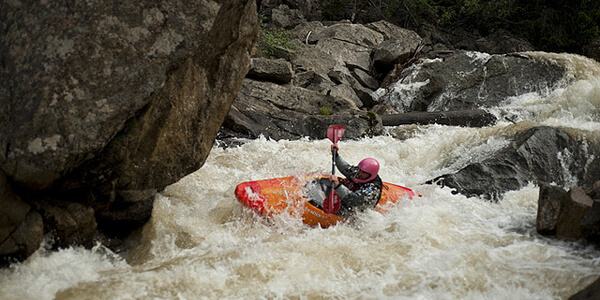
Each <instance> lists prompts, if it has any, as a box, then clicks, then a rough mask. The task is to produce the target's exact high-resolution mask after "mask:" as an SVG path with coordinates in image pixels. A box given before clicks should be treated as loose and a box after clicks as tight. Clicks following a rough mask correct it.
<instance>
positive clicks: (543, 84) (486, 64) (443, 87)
mask: <svg viewBox="0 0 600 300" xmlns="http://www.w3.org/2000/svg"><path fill="white" fill-rule="evenodd" d="M564 74H565V69H564V67H561V66H559V65H558V64H556V63H554V62H553V61H552V60H545V61H544V60H539V59H534V58H532V57H529V56H527V55H526V54H519V55H489V54H486V53H479V52H466V51H457V52H451V53H449V54H447V55H442V56H441V57H439V58H438V59H435V60H427V61H423V62H421V63H419V64H417V65H414V66H413V67H410V68H405V69H403V70H401V72H400V75H398V77H399V78H400V80H399V81H397V82H396V83H394V84H392V85H391V86H389V87H386V89H385V92H383V91H381V92H380V93H381V94H384V96H382V99H381V102H382V103H385V104H390V105H392V106H394V107H395V108H396V109H397V110H398V111H402V112H410V111H430V112H431V111H444V110H466V109H478V108H488V107H495V106H497V105H498V104H499V103H500V102H502V101H504V100H505V99H506V98H508V97H511V96H517V95H521V94H525V93H531V92H539V93H540V94H544V93H545V92H546V91H548V90H552V89H553V88H554V87H555V86H556V85H557V84H558V83H559V81H560V80H561V79H562V78H563V76H564Z"/></svg>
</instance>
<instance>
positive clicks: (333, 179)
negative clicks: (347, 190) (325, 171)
mask: <svg viewBox="0 0 600 300" xmlns="http://www.w3.org/2000/svg"><path fill="white" fill-rule="evenodd" d="M329 181H331V182H333V184H334V187H338V185H340V179H339V178H338V177H337V176H335V175H329Z"/></svg>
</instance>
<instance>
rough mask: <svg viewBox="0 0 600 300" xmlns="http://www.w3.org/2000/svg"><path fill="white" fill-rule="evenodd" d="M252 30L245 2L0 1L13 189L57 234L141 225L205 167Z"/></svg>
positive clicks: (5, 160) (252, 12)
mask: <svg viewBox="0 0 600 300" xmlns="http://www.w3.org/2000/svg"><path fill="white" fill-rule="evenodd" d="M257 33H258V26H257V18H256V6H255V1H247V0H242V1H233V0H231V1H229V0H226V1H219V2H214V1H209V0H205V1H197V2H193V3H188V2H172V1H160V0H156V1H150V2H148V1H146V2H141V3H140V2H138V1H119V2H114V1H92V2H90V1H87V2H86V1H83V2H77V3H73V2H72V1H64V0H62V1H33V2H31V1H30V2H22V1H21V2H19V1H4V2H2V3H1V4H0V34H1V38H0V59H1V65H2V66H3V67H2V68H0V81H2V85H0V97H1V99H0V101H1V102H2V103H3V105H1V106H0V148H1V149H2V151H1V154H0V170H2V171H3V172H4V173H5V175H6V178H7V182H8V183H9V185H10V189H11V191H12V192H13V193H14V195H17V196H19V197H20V199H22V200H23V201H24V202H25V203H29V204H31V206H32V207H34V208H35V209H36V210H39V211H40V212H41V216H42V217H43V218H45V219H44V226H45V227H46V228H47V229H45V232H50V231H53V228H52V226H54V225H56V226H57V228H59V230H55V232H57V234H60V232H63V233H65V234H64V236H63V237H61V239H62V240H67V241H71V240H72V241H75V240H84V241H87V240H88V236H89V234H88V232H89V231H90V230H91V231H94V229H95V226H98V229H99V230H100V231H110V232H111V233H112V234H115V235H120V236H122V235H125V234H127V233H128V232H130V231H131V230H133V229H134V228H136V227H139V226H140V225H142V224H144V223H145V222H146V221H147V220H148V219H149V217H150V213H151V211H152V202H153V199H154V194H155V193H156V191H159V190H161V189H163V188H164V187H165V186H167V185H169V184H172V183H174V182H176V181H177V180H179V179H180V178H182V177H183V176H185V175H187V174H189V173H190V172H193V171H195V170H197V169H198V168H200V167H201V166H202V164H203V163H204V161H205V159H206V157H207V156H208V154H209V151H210V149H211V147H212V145H213V141H214V138H215V136H216V134H217V132H218V129H219V127H220V126H221V123H222V122H223V120H224V118H225V115H226V114H227V112H228V110H229V107H230V105H231V102H232V101H233V99H234V98H235V95H236V93H237V90H238V89H239V87H240V85H241V83H242V79H243V77H244V75H245V74H246V73H247V71H248V66H249V63H250V51H251V49H252V47H253V43H254V41H255V38H256V36H257ZM174 147H176V148H174ZM4 195H6V193H4ZM7 199H8V200H7ZM11 199H13V200H11ZM14 199H16V198H15V197H13V196H11V197H9V198H6V197H4V196H3V199H0V201H2V202H6V201H10V202H13V203H14V202H15V201H16V200H14ZM40 199H45V200H43V201H44V203H43V204H40V203H39V202H40V201H41V200H40ZM57 201H58V202H57ZM65 201H66V202H69V203H66V202H65ZM61 202H65V203H61ZM70 203H75V205H73V204H70ZM75 211H80V212H85V213H83V214H76V213H75ZM90 211H93V213H91V214H90V213H89V212H90ZM90 216H92V219H91V220H90ZM94 216H95V217H97V218H98V219H97V220H94V219H93V218H94ZM53 218H62V220H52V219H53ZM69 218H70V220H69ZM96 221H97V222H96ZM52 224H54V225H52ZM11 226H12V225H11ZM34 231H35V230H34V229H32V230H31V239H32V240H33V239H37V233H36V232H34ZM73 231H80V232H81V233H82V235H81V236H79V238H78V237H77V233H74V232H73ZM13 240H14V238H13ZM3 241H8V239H3ZM21 244H23V245H24V243H21ZM31 244H35V243H31ZM27 247H30V244H28V246H27ZM0 249H2V250H5V249H8V248H6V247H4V244H2V245H0ZM29 250H30V249H28V251H24V253H30V251H29ZM10 251H11V250H6V251H2V252H0V255H8V254H10Z"/></svg>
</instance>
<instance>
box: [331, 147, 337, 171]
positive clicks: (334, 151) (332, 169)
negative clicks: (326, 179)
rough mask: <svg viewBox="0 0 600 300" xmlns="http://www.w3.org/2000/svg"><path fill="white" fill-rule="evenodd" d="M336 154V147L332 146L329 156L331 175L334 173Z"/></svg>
mask: <svg viewBox="0 0 600 300" xmlns="http://www.w3.org/2000/svg"><path fill="white" fill-rule="evenodd" d="M336 155H337V149H335V148H333V155H332V156H331V175H335V156H336Z"/></svg>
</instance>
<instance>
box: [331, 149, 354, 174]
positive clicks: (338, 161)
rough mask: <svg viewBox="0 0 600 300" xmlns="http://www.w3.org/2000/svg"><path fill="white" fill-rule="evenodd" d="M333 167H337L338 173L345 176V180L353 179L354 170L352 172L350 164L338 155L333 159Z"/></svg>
mask: <svg viewBox="0 0 600 300" xmlns="http://www.w3.org/2000/svg"><path fill="white" fill-rule="evenodd" d="M335 165H336V166H337V168H338V170H340V172H341V173H342V174H344V176H346V178H351V177H354V175H355V174H354V173H356V170H354V169H353V168H352V166H351V165H350V164H348V163H347V162H346V161H345V160H344V159H342V157H341V156H340V155H339V154H338V155H336V157H335Z"/></svg>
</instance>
